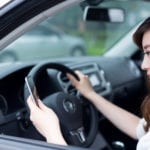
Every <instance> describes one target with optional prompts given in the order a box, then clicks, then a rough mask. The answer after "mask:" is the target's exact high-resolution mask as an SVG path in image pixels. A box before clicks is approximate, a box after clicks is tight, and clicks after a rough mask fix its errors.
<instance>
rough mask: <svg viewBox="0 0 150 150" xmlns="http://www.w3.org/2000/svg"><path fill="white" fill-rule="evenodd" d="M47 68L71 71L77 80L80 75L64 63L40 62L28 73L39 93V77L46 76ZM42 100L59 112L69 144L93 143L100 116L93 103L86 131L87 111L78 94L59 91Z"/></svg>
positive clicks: (89, 105)
mask: <svg viewBox="0 0 150 150" xmlns="http://www.w3.org/2000/svg"><path fill="white" fill-rule="evenodd" d="M47 69H56V70H58V71H61V72H63V73H65V74H66V73H70V74H71V75H73V76H74V77H75V78H76V79H77V80H79V78H78V76H77V75H76V74H75V73H74V71H73V70H71V69H70V68H68V67H66V66H64V65H62V64H58V63H49V62H45V63H40V64H38V65H36V66H35V67H33V68H32V69H31V71H30V72H29V74H28V75H27V77H30V79H31V80H32V84H31V86H32V87H31V89H33V88H34V86H36V90H37V92H38V93H40V91H39V90H38V88H37V87H41V85H38V80H39V77H41V75H42V78H44V77H45V74H44V73H45V72H46V71H47ZM28 96H29V92H28V90H27V85H26V84H25V88H24V98H25V101H26V100H27V97H28ZM42 101H43V103H44V104H46V105H47V106H48V107H50V108H52V109H53V110H54V112H55V113H56V114H57V116H58V118H59V120H60V125H61V130H62V133H63V136H64V138H65V140H66V141H67V142H68V144H71V145H76V146H81V147H88V146H89V145H91V144H92V143H93V141H94V139H95V136H96V133H97V129H98V122H97V118H98V117H97V111H96V109H95V108H94V106H93V105H92V104H91V103H88V112H89V113H88V118H90V121H88V123H89V125H88V126H89V128H88V131H86V130H85V126H87V125H85V124H84V118H85V113H83V103H81V100H80V99H79V98H78V97H77V96H74V95H69V94H68V93H64V92H62V91H58V92H55V93H54V94H49V95H48V96H45V98H44V99H42ZM27 107H28V106H27ZM86 115H87V114H86Z"/></svg>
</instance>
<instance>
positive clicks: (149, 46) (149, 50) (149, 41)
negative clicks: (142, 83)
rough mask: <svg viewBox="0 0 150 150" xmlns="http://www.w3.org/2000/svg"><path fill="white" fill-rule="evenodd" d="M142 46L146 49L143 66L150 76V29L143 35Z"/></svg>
mask: <svg viewBox="0 0 150 150" xmlns="http://www.w3.org/2000/svg"><path fill="white" fill-rule="evenodd" d="M142 46H143V51H144V59H143V62H142V65H141V68H142V69H143V70H145V71H146V72H147V76H148V77H150V30H149V31H147V32H145V33H144V35H143V40H142Z"/></svg>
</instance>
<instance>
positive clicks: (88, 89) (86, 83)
mask: <svg viewBox="0 0 150 150" xmlns="http://www.w3.org/2000/svg"><path fill="white" fill-rule="evenodd" d="M75 73H76V74H77V75H78V77H79V79H80V81H78V80H77V79H76V78H75V77H74V76H72V75H71V74H67V77H68V78H69V79H70V80H71V82H72V85H73V86H74V87H75V88H76V89H77V90H78V91H79V92H80V93H81V94H82V95H83V96H84V97H86V98H88V97H89V95H90V94H91V93H93V92H95V91H94V89H93V87H92V84H91V82H90V80H89V78H88V76H87V75H84V74H83V73H81V72H80V71H75Z"/></svg>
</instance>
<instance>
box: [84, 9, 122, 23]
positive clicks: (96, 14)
mask: <svg viewBox="0 0 150 150" xmlns="http://www.w3.org/2000/svg"><path fill="white" fill-rule="evenodd" d="M124 16H125V15H124V10H123V9H119V8H101V7H95V6H87V7H85V9H84V14H83V19H84V20H85V21H97V22H99V21H104V22H112V23H113V22H114V23H121V22H123V21H124Z"/></svg>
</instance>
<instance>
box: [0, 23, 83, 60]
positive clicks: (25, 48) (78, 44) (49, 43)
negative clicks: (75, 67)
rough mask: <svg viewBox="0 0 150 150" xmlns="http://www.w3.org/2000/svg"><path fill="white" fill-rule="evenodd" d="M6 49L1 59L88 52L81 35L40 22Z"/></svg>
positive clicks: (25, 58) (47, 56) (27, 58)
mask: <svg viewBox="0 0 150 150" xmlns="http://www.w3.org/2000/svg"><path fill="white" fill-rule="evenodd" d="M6 50H7V51H4V52H3V53H2V57H1V58H0V60H1V61H6V60H12V61H16V60H29V59H30V60H33V59H34V60H38V59H39V56H40V57H43V58H51V57H60V56H61V57H66V56H82V55H85V54H86V45H85V42H84V40H83V39H82V38H80V37H77V36H73V35H69V34H66V33H64V32H63V31H61V30H60V29H58V28H56V27H54V26H52V25H49V24H48V25H46V24H40V25H39V26H37V27H36V28H34V29H33V30H31V31H29V32H27V33H26V34H25V35H24V36H22V37H21V38H19V39H18V40H16V41H15V42H14V43H12V44H11V45H9V46H8V47H7V48H6ZM29 53H30V55H28V54H29Z"/></svg>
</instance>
